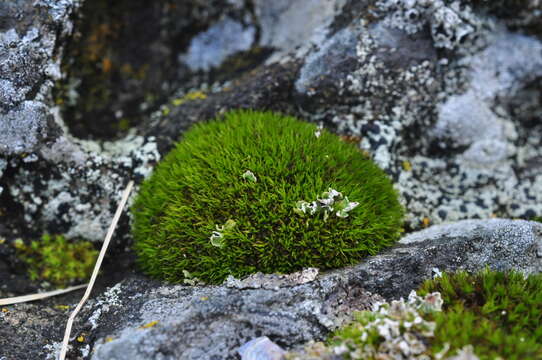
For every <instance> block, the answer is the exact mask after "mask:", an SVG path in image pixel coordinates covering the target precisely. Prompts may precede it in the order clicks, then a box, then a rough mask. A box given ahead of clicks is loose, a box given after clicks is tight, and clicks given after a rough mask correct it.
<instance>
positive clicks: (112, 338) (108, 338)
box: [105, 336, 115, 343]
mask: <svg viewBox="0 0 542 360" xmlns="http://www.w3.org/2000/svg"><path fill="white" fill-rule="evenodd" d="M113 340H115V338H114V337H112V336H108V337H106V338H105V342H106V343H108V342H111V341H113Z"/></svg>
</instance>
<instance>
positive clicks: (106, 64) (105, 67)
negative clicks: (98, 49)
mask: <svg viewBox="0 0 542 360" xmlns="http://www.w3.org/2000/svg"><path fill="white" fill-rule="evenodd" d="M112 68H113V63H112V62H111V59H110V58H108V57H104V58H103V59H102V71H103V72H104V73H108V72H110V71H111V69H112Z"/></svg>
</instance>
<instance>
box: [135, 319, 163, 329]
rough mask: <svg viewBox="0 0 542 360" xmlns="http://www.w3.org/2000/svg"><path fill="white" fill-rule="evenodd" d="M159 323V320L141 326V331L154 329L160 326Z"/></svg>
mask: <svg viewBox="0 0 542 360" xmlns="http://www.w3.org/2000/svg"><path fill="white" fill-rule="evenodd" d="M158 323H159V321H158V320H155V321H151V322H150V323H148V324H145V325H141V326H140V327H139V328H140V329H149V328H152V327H155V326H156V324H158Z"/></svg>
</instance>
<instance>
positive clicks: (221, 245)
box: [132, 111, 403, 283]
mask: <svg viewBox="0 0 542 360" xmlns="http://www.w3.org/2000/svg"><path fill="white" fill-rule="evenodd" d="M132 210H133V212H134V216H135V222H134V227H133V233H134V237H135V251H136V253H137V255H138V262H139V265H140V267H141V268H142V269H143V270H144V271H145V272H146V273H147V274H149V275H151V276H153V277H156V278H159V279H163V280H167V281H170V282H175V283H179V282H191V281H197V280H199V281H202V282H206V283H220V282H221V281H223V280H224V279H225V278H226V277H227V276H228V275H233V276H235V277H243V276H246V275H249V274H251V273H255V272H258V271H260V272H263V273H275V272H277V273H289V272H293V271H297V270H301V269H303V268H305V267H317V268H320V269H322V270H325V269H331V268H337V267H342V266H345V265H350V264H354V263H356V262H358V261H359V260H360V259H362V258H363V257H366V256H368V255H374V254H376V253H378V252H379V251H380V250H381V249H383V248H385V247H388V246H390V245H392V244H393V243H394V242H395V241H396V240H397V239H398V237H399V235H400V232H401V227H402V222H403V209H402V207H401V205H400V203H399V201H398V197H397V193H396V191H395V190H394V189H393V187H392V183H391V181H390V180H389V179H388V177H387V176H386V175H385V174H384V172H383V171H382V170H380V169H379V168H378V167H377V166H376V165H375V164H374V163H373V161H371V160H370V159H368V158H367V156H365V155H364V154H363V153H362V152H361V151H360V150H359V149H358V148H357V147H356V146H354V145H352V144H348V143H346V142H343V141H341V140H340V138H339V137H338V136H336V135H334V134H331V133H329V132H328V131H326V130H324V129H321V128H318V127H317V126H315V125H314V124H310V123H306V122H302V121H300V120H297V119H295V118H293V117H287V116H281V115H278V114H274V113H269V112H255V111H233V112H229V113H227V114H225V115H224V117H223V118H220V119H215V120H212V121H210V122H207V123H201V124H197V125H195V126H194V127H193V128H192V129H190V130H189V131H187V132H186V133H185V134H184V135H183V137H182V139H181V141H180V142H179V143H178V144H177V146H176V147H175V148H174V149H173V150H172V151H171V152H170V153H169V154H168V155H167V156H165V158H164V159H163V161H162V162H161V163H160V164H159V165H158V166H157V168H156V169H155V171H154V173H153V175H152V176H151V177H150V178H149V179H148V180H146V181H145V182H144V183H143V184H142V186H141V190H140V192H139V195H138V197H137V199H136V201H135V203H134V206H133V208H132ZM196 279H197V280H196Z"/></svg>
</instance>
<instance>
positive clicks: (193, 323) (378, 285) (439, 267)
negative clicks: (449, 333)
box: [0, 219, 542, 360]
mask: <svg viewBox="0 0 542 360" xmlns="http://www.w3.org/2000/svg"><path fill="white" fill-rule="evenodd" d="M486 265H487V266H488V267H490V268H491V269H493V270H502V271H506V270H510V269H516V270H519V271H522V272H524V273H536V272H541V271H542V224H540V223H536V222H527V221H522V220H504V219H492V220H469V221H461V222H458V223H455V224H448V225H437V226H433V227H431V228H429V229H426V230H423V231H420V232H417V233H413V234H411V235H409V236H406V237H405V238H404V239H403V240H402V241H401V242H400V243H399V244H398V245H397V246H395V247H394V248H392V249H391V250H389V251H388V252H386V253H384V254H382V255H377V256H374V257H371V258H369V259H367V260H366V261H364V262H363V263H361V264H359V265H356V266H353V267H350V268H347V269H341V270H336V271H332V272H330V273H323V274H322V273H321V274H318V275H317V276H315V275H316V273H315V271H314V270H307V271H305V272H302V273H298V274H291V275H289V276H277V275H261V274H259V275H255V276H252V277H251V278H249V279H246V280H233V279H230V280H228V281H227V282H226V283H225V284H223V285H221V286H181V285H164V284H160V283H159V282H157V281H154V280H150V279H147V278H143V277H141V276H139V275H129V276H127V278H126V279H125V280H124V281H122V282H121V283H119V284H117V285H115V286H114V287H112V288H110V289H109V290H108V291H106V292H105V293H103V294H102V295H99V296H96V297H94V298H91V299H90V301H89V303H88V305H87V306H85V308H84V309H83V312H82V313H81V314H80V315H79V316H78V320H77V321H76V324H75V328H74V331H73V334H74V335H77V336H83V337H84V341H82V342H77V341H74V342H72V347H73V349H72V352H71V354H72V356H82V355H81V354H82V352H84V353H85V354H86V355H84V356H82V357H83V358H84V359H87V358H90V357H92V358H93V359H95V360H96V359H119V360H120V359H148V358H156V357H158V356H161V355H159V354H168V355H165V357H164V359H211V358H213V356H215V358H232V359H234V358H236V357H235V356H236V351H237V349H238V348H239V346H241V345H242V344H243V343H245V342H246V341H248V340H251V339H252V338H256V337H259V336H263V335H265V336H268V337H269V338H270V339H271V340H272V341H274V342H276V343H278V344H279V345H281V346H282V347H284V348H286V349H292V348H295V347H297V346H300V345H302V344H303V343H305V342H306V341H309V340H321V339H322V338H323V337H325V336H326V335H327V333H328V332H329V331H330V330H332V329H334V328H335V326H336V325H338V324H340V323H342V322H343V321H345V320H347V319H348V316H349V312H350V311H351V310H354V309H362V308H368V306H369V305H370V304H372V303H373V302H374V301H375V300H378V299H381V297H380V296H379V295H381V296H382V297H384V298H385V299H386V300H391V299H398V298H400V297H406V296H407V295H408V294H409V293H410V291H411V290H413V289H416V288H418V287H419V285H420V284H421V283H422V282H423V280H424V279H428V278H432V277H433V276H436V275H438V274H439V273H440V272H444V271H455V270H458V269H464V270H468V271H476V270H479V269H483V268H484V267H485V266H486ZM115 266H117V265H115ZM117 268H118V266H117ZM105 274H106V276H107V272H105ZM1 291H2V290H1V289H0V296H1ZM77 301H78V298H77V296H76V294H73V296H72V295H70V296H68V297H67V298H66V297H64V298H63V297H60V298H56V299H53V300H50V301H46V302H45V303H44V304H42V303H35V304H23V305H13V306H8V307H6V310H7V311H8V312H1V311H0V333H2V334H5V336H1V337H0V349H1V351H0V356H8V358H13V356H14V354H18V351H20V349H21V348H24V344H25V343H26V340H25V339H27V337H26V336H25V334H41V335H40V336H38V337H35V341H34V342H33V346H32V347H29V348H28V352H27V353H28V355H29V358H44V357H45V354H49V356H50V358H51V359H53V358H54V349H55V348H56V349H58V346H57V345H58V343H57V342H58V341H60V339H61V338H62V334H63V331H64V329H63V326H62V321H63V320H64V321H65V320H66V318H67V313H66V312H64V313H63V312H61V311H55V310H53V309H54V306H55V305H58V304H64V305H66V304H68V305H69V304H72V305H71V306H73V305H74V304H75V303H76V302H77ZM59 309H62V307H61V308H59ZM59 309H57V310H59ZM44 311H45V312H49V313H50V314H51V318H52V319H54V321H53V322H48V323H47V324H45V323H44V322H42V320H39V319H41V317H42V316H43V315H39V314H42V313H43V312H44ZM6 314H7V315H6ZM36 316H38V317H39V319H38V320H36V321H30V320H28V321H26V322H24V323H21V322H20V321H19V322H17V323H12V322H13V321H14V320H13V319H15V318H17V319H21V318H26V319H34V318H35V317H36ZM8 317H9V318H8ZM53 323H54V324H56V325H55V326H54V327H53V326H52V327H49V325H50V324H53ZM14 326H17V328H16V332H15V334H17V335H13V334H14V332H13V331H14V330H13V329H14ZM44 334H47V336H45V335H44ZM32 336H34V335H32ZM55 344H56V345H55ZM44 346H46V347H45V348H44ZM10 356H11V357H10Z"/></svg>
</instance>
